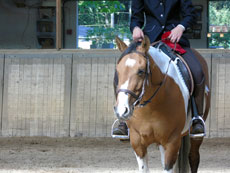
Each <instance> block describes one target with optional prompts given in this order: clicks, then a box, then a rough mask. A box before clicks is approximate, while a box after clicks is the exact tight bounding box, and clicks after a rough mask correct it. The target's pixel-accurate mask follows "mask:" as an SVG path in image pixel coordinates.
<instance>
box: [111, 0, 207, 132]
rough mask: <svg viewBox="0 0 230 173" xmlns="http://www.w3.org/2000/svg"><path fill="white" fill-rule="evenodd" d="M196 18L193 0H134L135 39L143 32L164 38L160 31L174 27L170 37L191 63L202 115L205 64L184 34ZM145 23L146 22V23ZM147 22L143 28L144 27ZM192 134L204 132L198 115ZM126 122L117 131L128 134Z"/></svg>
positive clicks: (152, 38)
mask: <svg viewBox="0 0 230 173" xmlns="http://www.w3.org/2000/svg"><path fill="white" fill-rule="evenodd" d="M195 21H196V13H195V9H194V7H193V6H192V2H191V0H151V1H148V0H133V1H132V16H131V23H130V30H131V32H132V36H133V40H138V41H141V40H142V39H141V38H143V37H144V34H145V35H147V36H148V37H149V39H150V42H151V43H153V42H155V41H158V40H160V39H161V35H162V34H163V33H165V32H167V31H171V34H170V35H169V37H168V38H169V39H170V41H171V42H173V43H175V42H177V43H179V44H180V45H181V46H182V47H183V49H185V50H186V53H185V54H183V55H182V56H183V58H184V59H185V61H186V62H187V63H188V64H189V66H190V69H191V72H192V75H193V78H194V84H195V87H194V92H193V97H194V100H195V105H196V107H197V113H198V115H199V116H200V118H201V117H202V116H203V98H204V90H205V78H204V73H203V71H202V67H201V64H200V62H199V61H198V59H197V57H196V56H195V55H194V54H193V52H192V50H191V49H190V43H189V40H188V39H187V38H186V37H185V36H184V35H183V33H184V31H186V30H187V29H188V28H189V27H191V26H192V25H193V24H194V23H195ZM144 23H145V26H144ZM143 26H144V28H143ZM192 127H193V128H192V131H191V134H195V135H197V134H203V133H204V128H205V127H204V124H203V123H202V121H201V120H199V119H195V120H194V121H193V123H192ZM127 133H128V132H127V126H126V123H124V122H120V124H119V126H118V128H116V129H114V131H113V134H115V135H127Z"/></svg>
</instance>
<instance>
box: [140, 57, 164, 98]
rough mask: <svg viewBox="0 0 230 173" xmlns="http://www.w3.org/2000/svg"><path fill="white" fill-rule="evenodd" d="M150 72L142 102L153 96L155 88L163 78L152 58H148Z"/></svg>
mask: <svg viewBox="0 0 230 173" xmlns="http://www.w3.org/2000/svg"><path fill="white" fill-rule="evenodd" d="M150 71H151V72H150V74H149V77H148V81H149V82H148V83H147V84H146V87H145V88H146V89H145V94H144V96H143V99H144V100H147V99H149V98H150V97H151V96H152V95H153V93H154V92H155V91H156V90H157V88H159V87H160V85H161V83H162V82H163V80H164V77H165V75H164V74H163V73H162V72H161V70H160V68H159V67H158V66H157V64H156V63H155V62H154V60H153V59H152V58H150Z"/></svg>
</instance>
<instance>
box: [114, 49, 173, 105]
mask: <svg viewBox="0 0 230 173" xmlns="http://www.w3.org/2000/svg"><path fill="white" fill-rule="evenodd" d="M130 53H137V54H139V55H142V56H144V57H145V58H146V60H147V63H146V73H145V79H144V82H143V85H142V91H141V94H140V95H139V96H138V95H137V94H135V93H134V92H133V91H131V90H128V89H118V90H117V94H118V93H119V92H124V93H126V94H130V95H131V96H132V97H134V98H135V99H136V101H135V102H134V103H133V107H135V106H137V105H138V107H144V106H146V105H147V104H148V103H150V102H151V100H152V99H153V98H154V97H155V96H156V94H157V93H158V91H159V90H160V88H161V87H162V86H163V84H164V83H165V81H166V78H167V76H168V69H169V65H170V63H171V59H170V61H169V64H168V68H167V71H166V74H165V76H164V79H163V81H162V82H161V83H160V86H159V87H158V88H157V89H156V90H155V91H154V93H153V95H152V96H151V97H150V98H149V99H148V100H146V101H144V102H143V103H142V104H140V101H141V100H142V97H143V95H144V93H145V85H146V84H149V81H148V77H149V74H150V72H151V71H150V61H149V56H147V55H146V54H144V53H142V52H139V51H137V50H133V51H131V52H130ZM126 55H127V54H126ZM124 56H125V55H123V56H122V57H124ZM122 57H121V58H122Z"/></svg>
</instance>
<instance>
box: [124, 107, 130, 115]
mask: <svg viewBox="0 0 230 173" xmlns="http://www.w3.org/2000/svg"><path fill="white" fill-rule="evenodd" d="M128 112H129V109H128V108H127V107H125V112H124V115H125V114H127V113H128Z"/></svg>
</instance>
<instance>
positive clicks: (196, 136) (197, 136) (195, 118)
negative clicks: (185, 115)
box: [189, 116, 206, 138]
mask: <svg viewBox="0 0 230 173" xmlns="http://www.w3.org/2000/svg"><path fill="white" fill-rule="evenodd" d="M194 120H200V121H201V122H202V124H203V127H204V133H199V134H191V126H192V123H193V121H194ZM189 136H190V137H191V138H201V137H205V136H206V129H205V122H204V120H203V118H201V117H200V116H194V117H193V118H192V120H191V121H190V123H189Z"/></svg>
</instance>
